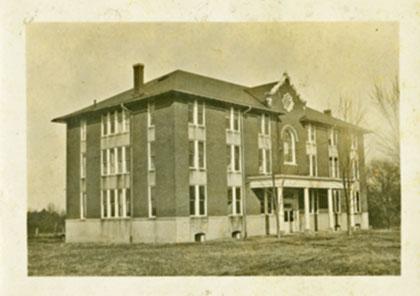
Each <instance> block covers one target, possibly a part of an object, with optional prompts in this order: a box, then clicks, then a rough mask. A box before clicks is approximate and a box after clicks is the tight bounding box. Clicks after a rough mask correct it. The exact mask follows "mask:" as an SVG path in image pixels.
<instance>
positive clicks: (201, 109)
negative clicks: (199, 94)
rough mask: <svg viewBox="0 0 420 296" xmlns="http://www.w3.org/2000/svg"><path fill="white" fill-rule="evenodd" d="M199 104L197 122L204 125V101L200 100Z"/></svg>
mask: <svg viewBox="0 0 420 296" xmlns="http://www.w3.org/2000/svg"><path fill="white" fill-rule="evenodd" d="M196 104H197V124H198V125H204V102H198V101H196Z"/></svg>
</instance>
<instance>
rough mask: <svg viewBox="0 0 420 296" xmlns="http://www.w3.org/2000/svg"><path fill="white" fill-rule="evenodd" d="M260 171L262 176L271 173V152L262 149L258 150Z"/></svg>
mask: <svg viewBox="0 0 420 296" xmlns="http://www.w3.org/2000/svg"><path fill="white" fill-rule="evenodd" d="M258 163H259V171H260V173H261V174H269V173H271V150H270V149H264V148H260V149H259V150H258Z"/></svg>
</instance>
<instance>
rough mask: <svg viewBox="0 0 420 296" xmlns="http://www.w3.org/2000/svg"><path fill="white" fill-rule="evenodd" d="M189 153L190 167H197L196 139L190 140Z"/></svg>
mask: <svg viewBox="0 0 420 296" xmlns="http://www.w3.org/2000/svg"><path fill="white" fill-rule="evenodd" d="M188 152H189V153H188V155H189V157H188V158H189V164H190V168H195V153H194V152H195V143H194V141H190V143H189V149H188Z"/></svg>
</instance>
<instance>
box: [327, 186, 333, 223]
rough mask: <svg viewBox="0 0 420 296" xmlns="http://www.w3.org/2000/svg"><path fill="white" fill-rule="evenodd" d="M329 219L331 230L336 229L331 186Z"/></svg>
mask: <svg viewBox="0 0 420 296" xmlns="http://www.w3.org/2000/svg"><path fill="white" fill-rule="evenodd" d="M328 221H329V222H330V228H331V230H334V213H333V196H332V189H331V188H328Z"/></svg>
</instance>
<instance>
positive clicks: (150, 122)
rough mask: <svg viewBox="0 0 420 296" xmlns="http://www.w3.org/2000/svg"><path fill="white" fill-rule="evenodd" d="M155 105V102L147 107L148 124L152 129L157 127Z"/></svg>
mask: <svg viewBox="0 0 420 296" xmlns="http://www.w3.org/2000/svg"><path fill="white" fill-rule="evenodd" d="M154 113H155V103H154V101H149V103H148V105H147V123H148V126H149V127H152V126H154V125H155V118H154V117H155V115H154Z"/></svg>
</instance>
